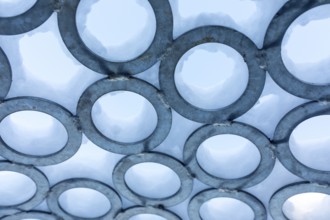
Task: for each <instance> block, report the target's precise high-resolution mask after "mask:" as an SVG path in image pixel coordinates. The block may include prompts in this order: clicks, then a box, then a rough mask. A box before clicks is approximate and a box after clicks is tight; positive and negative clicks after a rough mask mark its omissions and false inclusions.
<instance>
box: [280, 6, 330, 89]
mask: <svg viewBox="0 0 330 220" xmlns="http://www.w3.org/2000/svg"><path fill="white" fill-rule="evenodd" d="M329 11H330V4H327V5H323V6H318V7H316V8H313V9H311V10H309V11H307V12H305V13H304V14H302V15H301V16H299V17H298V18H297V19H296V20H295V21H294V22H293V23H292V24H291V25H290V27H289V28H288V30H287V32H286V33H285V35H284V38H283V41H282V59H283V62H284V64H285V66H286V67H287V69H288V70H289V71H290V73H291V74H292V75H294V76H295V77H297V78H298V79H300V80H302V81H305V82H308V83H312V84H319V85H322V84H328V83H330V70H329V69H330V42H329V39H330V15H329Z"/></svg>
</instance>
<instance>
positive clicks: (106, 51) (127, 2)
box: [76, 0, 156, 62]
mask: <svg viewBox="0 0 330 220" xmlns="http://www.w3.org/2000/svg"><path fill="white" fill-rule="evenodd" d="M76 18H77V21H78V23H77V28H78V32H79V34H80V35H81V38H82V39H83V41H84V43H85V44H86V46H87V47H89V48H90V49H92V50H93V52H94V53H96V54H97V55H99V56H101V57H103V58H105V59H107V60H110V61H114V62H122V61H127V60H132V59H134V58H136V57H138V56H139V55H140V54H142V53H143V52H144V51H145V50H147V49H148V47H149V46H150V44H151V42H152V40H153V38H154V36H155V33H156V17H155V14H154V12H153V10H152V7H151V5H150V4H149V3H148V1H144V0H120V1H119V0H97V1H89V0H84V1H80V3H79V7H78V10H77V14H76ZM105 27H106V28H105ZM141 39H143V40H141Z"/></svg>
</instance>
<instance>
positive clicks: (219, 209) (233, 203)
mask: <svg viewBox="0 0 330 220" xmlns="http://www.w3.org/2000/svg"><path fill="white" fill-rule="evenodd" d="M238 210H239V211H238ZM199 213H200V215H201V217H202V219H217V218H219V216H221V219H223V220H240V219H245V220H253V219H254V213H253V211H252V209H251V208H250V207H249V206H248V205H247V204H245V203H244V202H241V201H239V200H237V199H232V198H215V199H210V200H208V201H207V202H205V203H204V204H203V205H202V206H201V208H200V211H199Z"/></svg>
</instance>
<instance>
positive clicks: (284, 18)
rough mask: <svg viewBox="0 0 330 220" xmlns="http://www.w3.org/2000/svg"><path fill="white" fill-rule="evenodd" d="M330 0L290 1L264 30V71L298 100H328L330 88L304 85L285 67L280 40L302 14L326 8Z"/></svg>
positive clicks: (327, 86) (310, 84) (304, 83)
mask: <svg viewBox="0 0 330 220" xmlns="http://www.w3.org/2000/svg"><path fill="white" fill-rule="evenodd" d="M329 3H330V0H322V1H301V0H291V1H288V2H287V3H286V4H284V5H283V6H282V8H281V9H280V10H279V11H278V13H277V14H276V16H275V17H274V18H273V19H272V21H271V23H270V25H269V26H268V28H267V32H266V36H265V43H264V47H263V48H264V52H265V55H266V56H265V62H266V66H267V67H266V69H267V71H268V72H269V74H270V76H271V77H272V79H273V80H274V81H275V82H276V84H278V85H279V86H280V87H281V88H282V89H284V90H285V91H287V92H289V93H291V94H292V95H295V96H298V97H300V98H305V99H310V100H330V84H328V85H317V84H313V83H308V82H304V81H302V80H300V79H298V78H297V77H295V76H294V75H292V74H291V73H290V72H289V70H288V69H287V68H286V67H285V64H284V62H283V60H282V55H281V48H282V40H283V38H284V35H285V33H286V32H287V30H288V28H289V27H290V25H291V24H292V23H293V22H294V21H295V20H296V19H297V18H298V17H299V16H301V15H302V14H304V13H305V12H307V11H308V10H311V9H312V8H315V7H317V6H322V5H325V4H329Z"/></svg>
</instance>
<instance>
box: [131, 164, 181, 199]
mask: <svg viewBox="0 0 330 220" xmlns="http://www.w3.org/2000/svg"><path fill="white" fill-rule="evenodd" d="M125 182H126V184H127V185H128V187H129V188H131V189H132V190H133V191H134V192H136V193H138V194H140V195H143V196H145V197H150V198H165V197H169V196H171V195H173V194H174V193H176V192H177V191H178V190H179V189H180V186H181V182H180V178H179V177H178V175H177V174H176V173H175V172H174V171H173V170H172V169H170V168H169V167H167V166H164V165H162V164H157V163H152V162H145V163H139V164H137V165H134V166H132V167H131V168H129V169H128V170H127V172H126V174H125Z"/></svg>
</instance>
